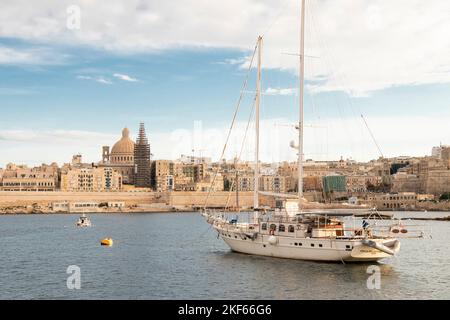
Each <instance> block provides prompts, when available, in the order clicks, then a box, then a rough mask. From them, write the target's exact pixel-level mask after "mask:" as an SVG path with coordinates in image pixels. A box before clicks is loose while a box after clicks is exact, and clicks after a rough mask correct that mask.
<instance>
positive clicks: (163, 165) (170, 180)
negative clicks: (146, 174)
mask: <svg viewBox="0 0 450 320" xmlns="http://www.w3.org/2000/svg"><path fill="white" fill-rule="evenodd" d="M152 187H153V189H154V190H155V191H158V192H165V191H171V190H174V188H175V181H174V163H173V162H172V161H170V160H155V161H153V162H152Z"/></svg>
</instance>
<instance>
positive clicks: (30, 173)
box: [0, 163, 59, 192]
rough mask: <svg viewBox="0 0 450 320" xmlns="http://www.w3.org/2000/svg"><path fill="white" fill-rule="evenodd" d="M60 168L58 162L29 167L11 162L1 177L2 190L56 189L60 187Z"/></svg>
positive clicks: (0, 186)
mask: <svg viewBox="0 0 450 320" xmlns="http://www.w3.org/2000/svg"><path fill="white" fill-rule="evenodd" d="M58 174H59V168H58V165H57V164H56V163H52V164H51V165H46V164H42V165H41V166H39V167H34V168H28V167H27V166H25V165H15V164H13V163H10V164H8V165H7V166H6V169H5V170H3V172H2V174H1V177H0V190H2V191H41V192H44V191H55V190H56V189H57V188H58Z"/></svg>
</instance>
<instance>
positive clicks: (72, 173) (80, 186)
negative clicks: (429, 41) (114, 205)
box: [61, 167, 122, 192]
mask: <svg viewBox="0 0 450 320" xmlns="http://www.w3.org/2000/svg"><path fill="white" fill-rule="evenodd" d="M121 190H122V176H121V174H120V173H119V172H117V171H116V170H114V169H113V168H111V167H92V168H73V167H72V168H67V169H65V170H64V171H63V172H62V173H61V191H66V192H111V191H121Z"/></svg>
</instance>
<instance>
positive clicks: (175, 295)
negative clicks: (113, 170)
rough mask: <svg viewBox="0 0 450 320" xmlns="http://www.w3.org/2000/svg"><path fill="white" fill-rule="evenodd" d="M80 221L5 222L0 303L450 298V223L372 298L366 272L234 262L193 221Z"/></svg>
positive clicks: (435, 225)
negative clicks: (83, 224) (73, 271)
mask: <svg viewBox="0 0 450 320" xmlns="http://www.w3.org/2000/svg"><path fill="white" fill-rule="evenodd" d="M397 215H400V216H413V215H415V216H417V215H419V216H426V215H433V216H445V215H448V213H447V214H445V213H407V212H403V213H398V214H397ZM77 218H78V216H77V215H9V216H0V246H1V250H0V299H352V298H356V299H409V298H412V299H450V269H449V266H450V245H449V243H450V222H438V221H421V222H420V223H421V224H424V225H426V227H427V228H428V229H431V230H432V239H421V240H417V239H404V240H402V249H401V252H400V254H399V256H398V257H396V258H392V259H388V260H385V261H383V262H382V263H380V264H378V266H379V268H380V270H381V283H380V286H381V287H380V289H378V290H377V289H374V290H369V289H368V288H367V279H368V277H369V276H370V275H369V274H368V273H367V268H368V267H369V265H360V264H346V265H343V264H337V263H317V262H307V261H294V260H283V259H274V258H265V257H257V256H248V255H243V254H238V253H233V252H231V251H230V250H229V248H228V247H227V246H226V245H225V244H224V243H223V242H222V241H221V240H220V239H217V235H216V233H215V232H214V231H213V230H211V229H210V227H209V225H208V224H206V222H205V221H204V220H203V218H202V217H201V216H200V215H199V214H197V213H182V214H173V213H152V214H144V213H143V214H109V215H105V214H97V215H91V220H92V222H93V224H94V226H93V227H92V228H88V229H78V228H76V227H75V222H76V220H77ZM105 237H111V238H113V239H114V246H113V247H101V246H100V240H101V239H102V238H105ZM71 265H75V266H78V267H79V268H80V273H81V277H80V279H81V289H79V290H70V289H68V288H67V278H68V277H69V276H70V275H69V274H67V273H66V271H67V268H68V267H69V266H71Z"/></svg>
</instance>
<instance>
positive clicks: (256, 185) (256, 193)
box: [253, 36, 263, 222]
mask: <svg viewBox="0 0 450 320" xmlns="http://www.w3.org/2000/svg"><path fill="white" fill-rule="evenodd" d="M262 42H263V38H262V37H261V36H259V37H258V74H257V79H256V101H255V137H256V151H255V175H254V179H255V181H254V188H253V189H254V193H253V208H254V210H255V216H254V218H255V222H256V221H257V220H258V208H259V110H260V105H261V58H262V57H261V54H262Z"/></svg>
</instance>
